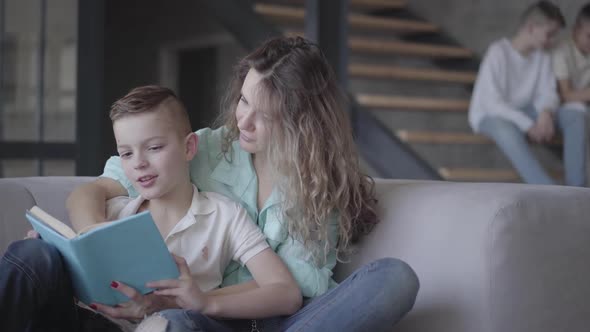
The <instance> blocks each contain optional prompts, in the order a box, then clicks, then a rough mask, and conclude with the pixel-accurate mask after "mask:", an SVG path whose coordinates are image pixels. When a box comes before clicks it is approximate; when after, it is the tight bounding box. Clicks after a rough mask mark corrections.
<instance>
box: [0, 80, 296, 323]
mask: <svg viewBox="0 0 590 332" xmlns="http://www.w3.org/2000/svg"><path fill="white" fill-rule="evenodd" d="M110 116H111V119H112V121H113V131H114V133H115V138H116V143H117V150H118V152H119V155H120V157H121V160H122V166H123V169H124V172H125V175H126V176H127V177H128V178H129V179H130V180H131V182H132V185H133V187H134V188H135V189H136V190H137V192H138V193H139V196H138V197H136V198H129V197H116V198H113V199H112V200H109V201H108V202H107V211H106V212H107V216H108V219H109V220H113V219H118V218H123V217H126V216H129V215H132V214H135V213H138V212H141V211H145V210H149V211H150V213H151V215H152V217H153V219H154V222H155V224H156V226H157V227H158V229H159V231H160V233H161V235H162V237H163V239H164V241H165V243H166V246H167V247H168V249H169V250H170V252H171V253H172V254H173V255H174V259H175V261H176V263H177V265H178V268H179V271H180V277H179V279H174V280H161V281H154V282H150V283H148V284H147V286H148V287H150V288H154V289H156V290H155V291H154V292H153V293H151V294H148V295H142V294H140V293H138V292H137V291H136V290H134V289H133V288H131V287H129V286H127V285H125V284H123V283H121V282H120V281H117V280H113V281H112V283H111V287H112V288H113V289H115V290H117V291H120V292H121V293H123V294H124V295H126V296H127V297H128V298H129V299H130V301H129V302H126V303H123V304H120V305H118V306H115V307H110V306H106V305H102V304H99V303H90V304H89V306H90V308H92V309H94V310H96V311H98V312H100V313H103V314H105V315H106V316H107V317H108V318H110V319H112V320H113V321H114V322H115V323H117V324H118V325H119V328H120V329H122V330H125V331H127V330H130V329H133V328H134V327H135V326H134V324H129V322H128V321H126V320H138V319H141V318H143V317H145V316H146V315H150V314H152V313H156V314H155V315H152V316H150V317H149V318H148V319H146V320H145V321H144V322H143V323H142V324H141V325H139V327H138V328H137V331H151V332H155V331H164V330H165V329H166V327H167V326H168V329H171V330H177V329H181V328H182V327H184V326H198V328H197V330H198V329H199V328H205V327H204V326H201V325H202V324H205V326H215V327H219V328H226V329H229V328H231V327H233V326H228V324H238V325H237V326H238V327H241V325H239V324H246V325H247V326H250V324H252V323H251V322H250V321H243V320H242V321H240V320H233V321H223V322H222V321H218V320H216V319H215V318H216V317H225V318H243V319H255V318H268V317H274V316H281V315H290V314H293V313H294V312H295V311H297V310H298V309H299V307H300V306H301V301H302V297H301V292H300V290H299V287H298V285H297V283H296V282H295V280H294V279H293V277H292V276H291V274H290V272H289V270H288V269H287V267H286V266H285V265H284V263H283V261H282V260H281V259H280V258H279V257H278V256H277V254H276V253H275V252H274V251H273V250H272V249H271V248H270V247H269V245H268V244H267V242H266V239H265V236H264V235H263V234H262V232H261V231H260V229H259V228H258V227H257V226H256V225H255V224H254V223H253V222H252V221H251V219H250V218H249V217H248V214H247V212H246V211H245V210H244V209H243V208H242V207H241V206H240V205H239V204H238V203H235V202H233V201H231V200H230V199H229V198H226V197H225V196H222V195H220V194H216V193H209V192H199V191H198V190H197V188H196V187H195V186H194V185H193V184H192V183H191V180H190V177H189V162H190V160H191V159H192V158H193V157H194V155H195V154H196V152H197V140H198V138H197V136H196V134H195V133H193V132H192V130H191V128H190V124H189V118H188V115H187V112H186V110H185V108H184V106H183V105H182V103H181V102H180V101H179V100H178V99H177V98H176V96H175V95H174V93H173V92H172V91H171V90H169V89H166V88H162V87H158V86H144V87H139V88H136V89H133V90H132V91H131V92H129V93H128V94H127V95H126V96H124V97H123V98H121V99H120V100H118V101H117V102H115V103H114V104H113V106H112V108H111V113H110ZM30 241H33V240H30ZM56 259H57V258H56ZM146 259H149V257H146ZM231 261H236V262H239V263H241V264H244V265H246V266H247V268H248V269H249V271H250V272H251V273H252V275H253V277H254V281H255V286H252V287H249V288H247V289H240V288H239V287H227V288H219V286H220V285H221V283H222V279H223V272H224V270H225V269H226V267H227V266H228V265H229V264H230V262H231ZM54 265H55V266H63V265H61V264H59V265H58V264H57V263H56V264H54ZM5 272H6V271H5ZM44 272H46V273H47V274H48V275H53V274H56V273H61V274H63V276H64V278H66V277H67V273H66V272H65V270H64V269H63V268H61V269H59V271H44ZM54 272H55V273H54ZM42 279H43V278H42ZM39 285H41V286H40V287H41V288H43V287H44V288H46V290H45V291H44V292H41V294H45V293H47V294H52V293H55V291H54V290H53V289H52V287H54V286H53V285H52V284H50V283H49V282H44V281H43V280H41V281H38V282H37V283H35V286H37V287H38V288H39ZM4 286H5V287H4V288H5V289H9V288H11V286H10V285H4ZM13 287H14V285H13ZM69 288H70V289H71V286H70V287H69ZM0 294H1V292H0ZM31 296H32V297H42V296H41V295H34V294H33V295H31ZM64 297H65V298H66V299H65V300H64V301H62V303H68V302H69V303H71V302H72V301H71V295H69V297H70V301H67V297H68V295H64ZM34 300H36V301H33V299H31V301H29V302H31V303H43V302H45V301H43V300H42V299H34ZM47 302H53V303H59V302H57V301H56V299H48V301H47ZM37 309H38V310H41V311H43V310H44V308H37ZM64 311H65V310H64ZM70 318H71V319H72V320H76V318H75V317H70ZM89 318H91V317H89ZM6 319H9V317H6ZM15 319H16V318H15ZM80 320H82V322H81V323H82V324H83V325H84V326H87V324H86V320H84V319H80ZM90 320H94V321H95V320H96V318H94V319H90ZM63 321H64V322H63V323H62V324H64V326H65V325H68V326H71V325H75V324H78V323H77V322H72V323H69V322H66V321H67V319H63ZM45 324H46V323H45V322H44V321H39V322H33V325H35V326H36V325H39V326H45ZM89 324H93V322H89ZM12 325H15V326H16V325H17V324H16V323H15V324H12ZM9 326H11V325H10V324H9ZM45 327H47V328H49V326H45Z"/></svg>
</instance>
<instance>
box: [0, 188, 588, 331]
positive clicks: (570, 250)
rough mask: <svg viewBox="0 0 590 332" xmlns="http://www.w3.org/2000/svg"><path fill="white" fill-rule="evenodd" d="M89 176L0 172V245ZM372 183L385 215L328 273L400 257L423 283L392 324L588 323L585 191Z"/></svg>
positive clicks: (452, 327) (53, 209) (532, 327)
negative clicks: (36, 209)
mask: <svg viewBox="0 0 590 332" xmlns="http://www.w3.org/2000/svg"><path fill="white" fill-rule="evenodd" d="M89 180H90V178H74V177H69V178H68V177H65V178H59V177H46V178H40V177H38V178H17V179H0V197H1V198H2V199H1V201H0V205H1V208H0V249H1V250H2V251H4V249H5V248H6V246H7V245H8V243H9V242H10V241H13V240H17V239H20V238H22V236H23V234H24V233H25V231H26V230H27V229H29V225H28V224H27V222H26V221H25V219H24V217H23V215H24V211H25V209H27V208H29V207H31V206H32V205H34V204H37V205H40V206H41V207H43V208H44V209H47V210H48V211H49V212H50V213H52V214H54V215H56V216H58V217H59V218H64V219H66V211H65V208H64V200H65V198H66V195H67V194H68V192H69V191H70V190H71V189H72V188H73V187H74V186H75V185H77V184H80V183H82V182H84V181H89ZM377 189H378V196H379V200H380V207H379V214H380V215H381V217H382V220H383V221H382V223H381V224H380V225H379V226H378V227H377V228H376V229H375V230H374V231H373V232H372V233H371V234H370V235H368V236H367V237H366V238H364V239H363V241H362V243H361V244H360V246H359V251H358V254H357V255H356V256H354V257H353V258H352V259H351V262H350V263H347V264H340V265H339V266H338V268H337V271H336V276H337V277H338V278H342V277H344V276H345V275H346V274H347V273H350V271H352V270H353V269H355V268H356V267H357V266H359V264H362V263H364V262H368V261H370V260H373V259H376V258H379V257H385V256H394V257H399V258H401V259H403V260H405V261H407V262H408V263H409V264H410V265H411V266H412V267H413V268H414V269H415V270H416V273H417V274H418V276H419V278H420V282H421V288H420V291H419V294H418V298H417V301H416V304H415V306H414V309H413V310H412V312H411V313H410V314H409V315H408V316H407V317H406V318H404V319H403V320H402V321H401V322H400V324H399V325H398V326H397V327H396V329H395V330H396V331H404V332H405V331H437V332H462V331H465V332H473V331H478V332H492V331H494V332H496V331H502V332H504V331H522V332H525V331H530V332H533V331H534V332H538V331H568V332H569V331H588V330H590V190H588V189H578V188H567V187H559V186H531V185H518V184H462V183H449V182H425V181H395V180H378V183H377ZM0 273H2V271H0Z"/></svg>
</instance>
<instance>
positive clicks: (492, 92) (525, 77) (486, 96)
mask: <svg viewBox="0 0 590 332" xmlns="http://www.w3.org/2000/svg"><path fill="white" fill-rule="evenodd" d="M558 105H559V96H558V95H557V86H556V81H555V75H554V74H553V68H552V66H551V57H550V56H549V54H548V53H547V52H545V51H542V50H536V51H533V52H531V53H530V54H529V55H527V56H523V55H522V54H520V53H519V52H518V51H517V50H515V49H514V48H513V47H512V44H511V43H510V41H509V40H508V39H506V38H503V39H500V40H498V41H496V42H494V43H492V44H491V45H490V47H489V48H488V51H487V53H486V55H485V57H484V59H483V61H482V63H481V65H480V68H479V74H478V75H477V80H476V82H475V87H474V89H473V96H472V98H471V105H470V107H469V123H470V125H471V128H473V130H474V131H476V132H478V131H479V124H480V122H481V121H482V120H483V118H484V117H485V116H496V117H501V118H504V119H506V120H508V121H511V122H513V123H514V124H516V125H517V126H518V128H520V130H522V131H523V132H526V131H528V129H529V128H530V127H531V126H532V125H533V123H534V122H533V120H532V119H531V118H529V117H528V116H527V115H526V114H525V113H524V112H523V111H522V109H524V108H526V107H529V106H533V107H535V109H536V110H537V112H542V111H545V110H551V111H555V110H556V109H557V106H558Z"/></svg>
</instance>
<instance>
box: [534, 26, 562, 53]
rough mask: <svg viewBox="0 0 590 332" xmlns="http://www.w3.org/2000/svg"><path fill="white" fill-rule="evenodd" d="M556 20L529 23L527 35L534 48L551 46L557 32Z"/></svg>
mask: <svg viewBox="0 0 590 332" xmlns="http://www.w3.org/2000/svg"><path fill="white" fill-rule="evenodd" d="M559 29H560V27H559V24H558V23H557V22H553V21H548V22H545V23H531V24H530V26H529V33H530V34H529V36H530V38H531V43H532V45H533V46H534V47H535V48H536V49H548V48H551V47H552V46H553V43H554V41H555V37H556V36H557V33H558V32H559Z"/></svg>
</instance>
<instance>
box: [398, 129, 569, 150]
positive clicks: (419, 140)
mask: <svg viewBox="0 0 590 332" xmlns="http://www.w3.org/2000/svg"><path fill="white" fill-rule="evenodd" d="M395 133H396V135H397V136H398V137H399V138H400V139H401V140H403V141H404V142H407V143H414V144H492V143H493V141H492V140H491V139H489V138H487V137H485V136H483V135H478V134H472V133H466V132H436V131H427V130H406V129H400V130H397V131H396V132H395ZM562 144H563V140H562V138H561V137H555V138H554V139H552V140H551V141H550V142H548V143H547V145H552V146H559V145H562Z"/></svg>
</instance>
